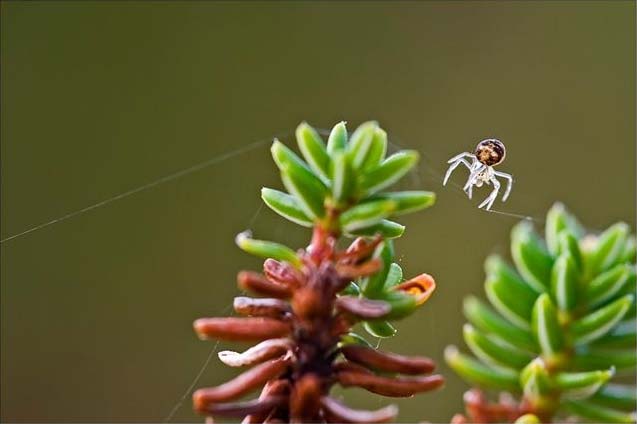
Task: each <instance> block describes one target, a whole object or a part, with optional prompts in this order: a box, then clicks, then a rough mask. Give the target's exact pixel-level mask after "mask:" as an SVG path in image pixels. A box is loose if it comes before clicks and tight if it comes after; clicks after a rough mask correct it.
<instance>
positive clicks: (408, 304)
mask: <svg viewBox="0 0 637 424" xmlns="http://www.w3.org/2000/svg"><path fill="white" fill-rule="evenodd" d="M381 299H382V300H384V301H385V302H387V303H389V304H390V305H391V312H389V314H387V315H386V316H383V318H386V319H392V320H397V319H402V318H405V317H406V316H408V315H410V314H411V313H413V312H414V311H415V310H416V308H417V307H418V304H417V303H416V299H415V297H414V296H410V295H408V294H404V293H401V292H397V291H388V292H385V293H383V294H382V296H381Z"/></svg>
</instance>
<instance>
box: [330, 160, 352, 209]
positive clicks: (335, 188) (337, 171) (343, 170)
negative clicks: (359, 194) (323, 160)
mask: <svg viewBox="0 0 637 424" xmlns="http://www.w3.org/2000/svg"><path fill="white" fill-rule="evenodd" d="M333 156H334V160H333V161H332V171H331V177H332V197H333V198H334V200H336V202H337V203H338V204H343V203H346V202H347V201H348V200H349V199H350V197H351V196H352V195H353V193H354V190H355V189H356V179H355V176H354V171H353V169H352V166H351V164H350V163H349V158H348V157H347V155H346V154H345V153H343V152H340V151H338V152H336V153H334V155H333Z"/></svg>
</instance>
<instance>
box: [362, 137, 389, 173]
mask: <svg viewBox="0 0 637 424" xmlns="http://www.w3.org/2000/svg"><path fill="white" fill-rule="evenodd" d="M385 153H387V133H386V132H385V131H384V130H383V129H382V128H376V131H374V135H373V137H372V143H371V145H370V146H369V151H368V152H367V155H366V156H365V159H364V160H363V163H362V165H361V169H363V170H369V169H372V168H375V167H376V166H378V165H379V164H380V163H381V162H382V160H383V159H385Z"/></svg>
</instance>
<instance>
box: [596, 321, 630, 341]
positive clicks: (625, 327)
mask: <svg viewBox="0 0 637 424" xmlns="http://www.w3.org/2000/svg"><path fill="white" fill-rule="evenodd" d="M593 344H594V345H595V346H600V347H615V348H635V345H637V321H635V319H632V320H628V321H622V322H620V323H619V324H617V325H616V326H615V328H613V329H612V330H611V331H610V332H609V333H608V334H606V335H605V336H604V337H602V338H600V339H597V340H595V341H594V342H593Z"/></svg>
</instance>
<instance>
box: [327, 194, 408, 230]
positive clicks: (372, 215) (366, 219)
mask: <svg viewBox="0 0 637 424" xmlns="http://www.w3.org/2000/svg"><path fill="white" fill-rule="evenodd" d="M396 207H397V203H396V202H394V201H393V200H374V201H373V202H367V203H361V204H360V205H357V206H354V207H353V208H351V209H348V210H347V211H345V212H344V213H343V214H342V215H341V216H340V217H339V222H340V224H341V227H342V228H343V229H344V230H345V231H347V232H348V233H351V232H352V231H356V230H360V229H363V228H367V227H370V226H372V225H376V224H378V223H379V222H381V221H382V220H383V219H385V218H387V217H388V216H390V215H391V214H392V213H393V212H394V211H395V210H396Z"/></svg>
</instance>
